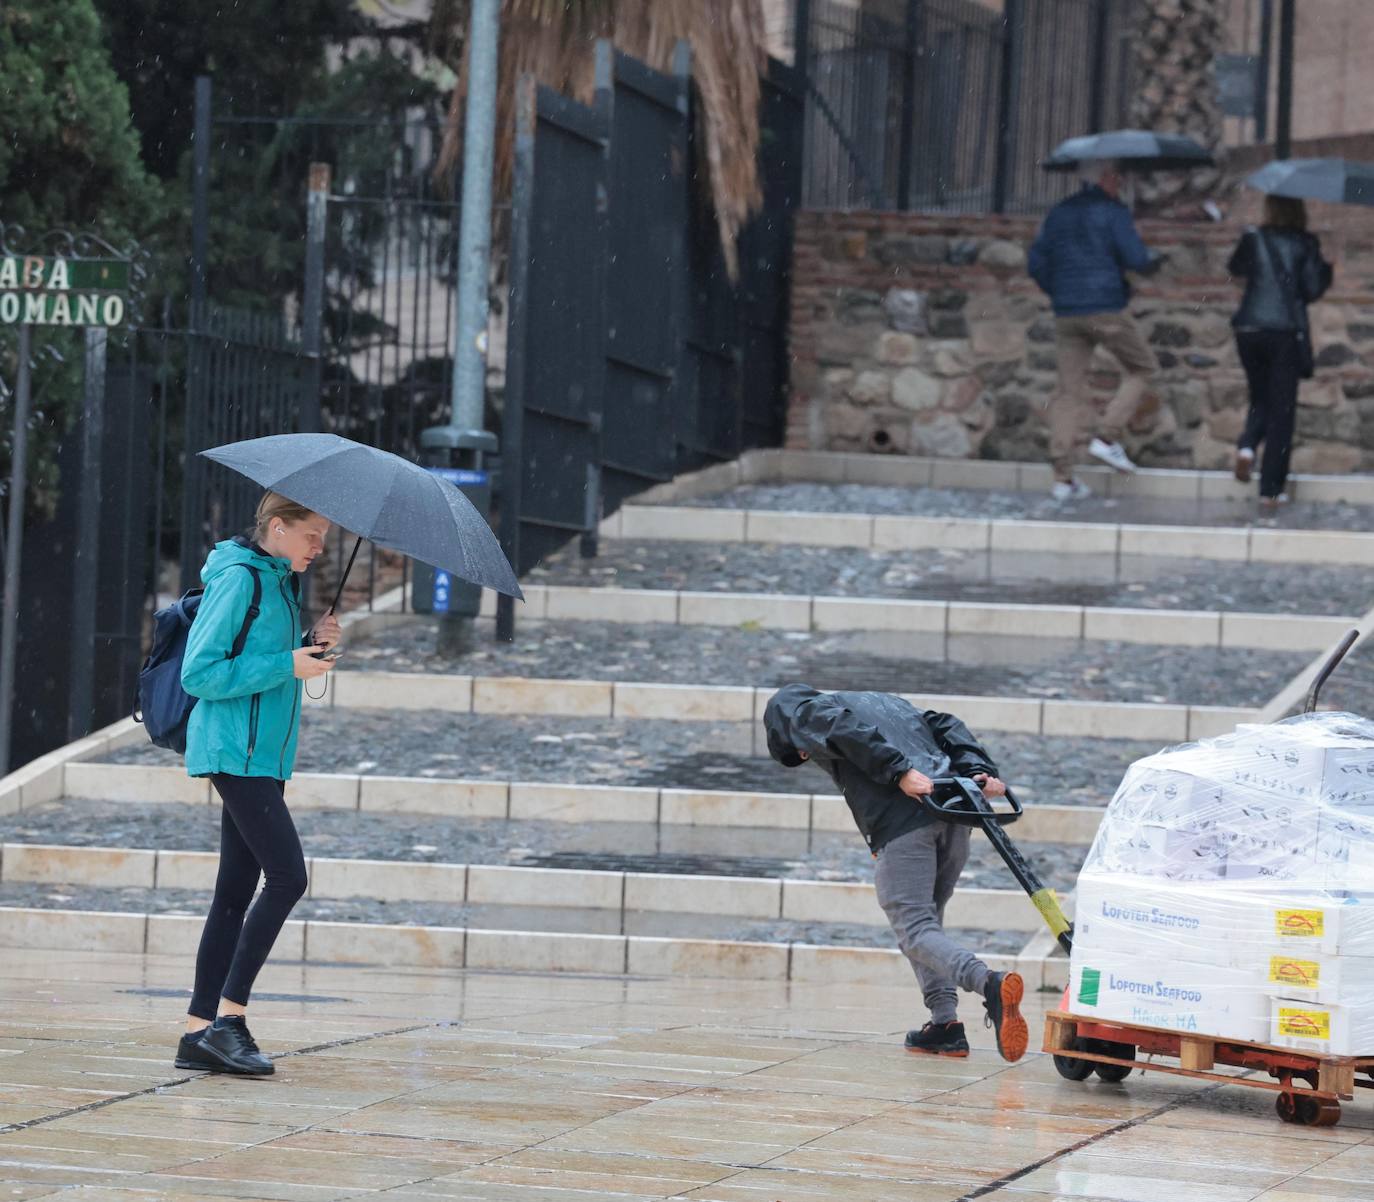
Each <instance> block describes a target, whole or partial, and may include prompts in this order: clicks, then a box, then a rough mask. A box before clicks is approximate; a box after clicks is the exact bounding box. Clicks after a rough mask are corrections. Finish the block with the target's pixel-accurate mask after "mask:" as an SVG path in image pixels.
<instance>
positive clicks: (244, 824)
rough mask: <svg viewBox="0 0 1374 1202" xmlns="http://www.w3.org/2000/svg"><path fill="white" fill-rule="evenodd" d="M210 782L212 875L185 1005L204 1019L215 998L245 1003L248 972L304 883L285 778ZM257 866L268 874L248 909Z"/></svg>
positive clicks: (254, 971)
mask: <svg viewBox="0 0 1374 1202" xmlns="http://www.w3.org/2000/svg"><path fill="white" fill-rule="evenodd" d="M210 783H211V784H213V785H214V786H215V792H216V793H218V794H219V796H220V800H221V801H222V802H224V810H223V813H222V814H221V816H220V836H219V876H218V877H217V878H216V880H215V899H214V901H213V902H212V903H211V904H210V916H209V917H208V918H207V919H206V920H205V930H204V932H203V933H202V934H201V937H200V951H199V952H198V953H197V955H196V988H195V993H193V994H192V996H191V1006H190V1009H189V1011H188V1013H189V1014H191V1015H192V1016H194V1017H195V1018H204V1019H214V1017H215V1015H216V1013H217V1011H218V1009H219V1000H220V998H225V999H226V1000H228V1001H231V1002H237V1003H238V1004H239V1005H240V1006H246V1005H247V1004H248V996H249V994H250V993H252V991H253V982H254V980H256V979H257V975H258V973H259V972H260V971H261V970H262V966H263V964H264V963H265V962H266V960H267V957H268V954H269V953H270V952H271V951H272V945H273V944H274V943H275V942H276V941H277V936H278V935H279V934H280V933H281V929H282V925H283V924H284V923H285V922H286V919H287V916H288V915H289V914H290V913H291V908H292V907H293V906H294V905H295V904H296V903H297V902H298V901H300V899H301V898H302V897H303V896H304V894H305V890H306V886H307V884H308V883H309V881H308V878H307V877H306V873H305V855H304V854H303V853H302V851H301V841H300V837H299V836H298V835H297V834H296V824H295V823H294V822H292V821H291V813H290V811H289V810H287V808H286V785H285V783H284V782H282V781H279V780H273V779H272V778H271V777H268V776H212V777H211V778H210ZM259 872H263V873H265V874H266V877H267V882H266V884H264V885H263V887H262V896H261V897H259V898H258V900H257V904H256V905H254V906H253V907H252V909H251V910H250V909H249V903H250V902H252V900H253V892H254V890H255V889H257V887H258V874H259ZM245 915H246V917H245Z"/></svg>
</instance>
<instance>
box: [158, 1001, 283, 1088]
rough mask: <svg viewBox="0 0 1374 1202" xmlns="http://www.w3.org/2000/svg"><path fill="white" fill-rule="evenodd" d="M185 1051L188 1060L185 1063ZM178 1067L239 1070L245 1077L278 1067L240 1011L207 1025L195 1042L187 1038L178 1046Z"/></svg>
mask: <svg viewBox="0 0 1374 1202" xmlns="http://www.w3.org/2000/svg"><path fill="white" fill-rule="evenodd" d="M183 1052H190V1053H191V1054H190V1055H188V1056H186V1063H184V1064H183V1063H182V1054H183ZM177 1067H178V1068H197V1069H206V1070H208V1071H209V1072H212V1073H236V1074H238V1075H240V1076H244V1077H269V1076H271V1075H272V1074H273V1073H274V1072H276V1068H275V1067H274V1065H273V1064H272V1062H271V1061H270V1060H269V1059H268V1058H267V1057H266V1056H264V1055H263V1054H262V1053H261V1052H260V1051H258V1045H257V1044H256V1043H254V1042H253V1036H252V1035H251V1034H250V1033H249V1031H248V1023H247V1021H246V1020H245V1019H244V1018H243V1016H242V1015H239V1014H226V1015H225V1016H224V1017H222V1018H217V1019H215V1021H214V1024H213V1025H212V1026H210V1027H207V1028H206V1030H205V1034H204V1035H202V1036H201V1037H200V1039H199V1040H198V1041H196V1042H195V1043H193V1044H189V1045H188V1043H187V1041H186V1039H185V1038H183V1039H182V1041H181V1046H179V1047H178V1048H177Z"/></svg>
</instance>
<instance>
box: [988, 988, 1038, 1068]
mask: <svg viewBox="0 0 1374 1202" xmlns="http://www.w3.org/2000/svg"><path fill="white" fill-rule="evenodd" d="M1025 994H1026V983H1025V982H1024V981H1023V980H1022V979H1021V974H1020V973H1019V972H994V973H989V974H988V983H987V984H986V985H985V986H984V987H983V1007H984V1009H986V1010H987V1012H988V1014H987V1020H986V1021H987V1025H988V1026H990V1027H991V1028H992V1030H993V1033H994V1034H995V1035H996V1036H997V1050H998V1052H1000V1053H1001V1055H1002V1059H1003V1060H1011V1061H1017V1060H1020V1059H1021V1057H1022V1056H1024V1055H1025V1054H1026V1045H1027V1044H1029V1043H1030V1029H1029V1028H1028V1027H1027V1026H1026V1020H1025V1019H1024V1018H1022V1017H1021V1010H1020V1006H1021V999H1022V998H1023V997H1024V996H1025Z"/></svg>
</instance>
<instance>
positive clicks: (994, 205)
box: [794, 0, 1137, 212]
mask: <svg viewBox="0 0 1374 1202" xmlns="http://www.w3.org/2000/svg"><path fill="white" fill-rule="evenodd" d="M1136 10H1137V0H1005V3H1004V7H1003V10H1002V11H1000V12H999V11H996V10H995V9H993V8H991V7H989V6H987V5H986V4H981V3H978V2H977V0H868V2H865V3H859V2H855V0H801V2H799V3H798V4H797V5H796V9H795V12H796V19H797V20H798V21H800V22H804V23H805V24H804V29H803V28H799V29H798V30H797V33H801V34H802V35H803V36H800V37H796V36H795V35H794V43H795V44H796V45H797V46H798V47H799V48H800V49H799V51H798V53H799V56H800V58H801V59H802V60H803V62H804V64H805V69H806V86H807V117H806V143H805V155H804V158H805V184H804V192H803V197H804V201H805V203H806V204H807V205H808V206H809V207H812V208H840V209H845V208H877V209H898V210H911V209H915V210H925V211H934V212H988V211H991V212H1029V211H1035V210H1038V209H1041V208H1044V207H1046V206H1047V205H1049V204H1052V203H1053V202H1054V201H1055V200H1058V199H1059V198H1060V197H1062V196H1063V195H1065V193H1066V189H1067V188H1069V187H1071V186H1072V184H1071V182H1068V183H1066V181H1064V180H1063V179H1060V178H1056V177H1054V176H1047V175H1046V174H1045V173H1043V172H1042V171H1041V170H1040V167H1039V162H1040V160H1041V158H1043V157H1044V155H1045V154H1046V153H1048V152H1049V150H1050V149H1051V148H1052V147H1053V146H1054V145H1055V144H1056V143H1057V142H1059V141H1061V140H1062V139H1064V138H1066V137H1071V136H1073V135H1074V134H1079V133H1087V132H1092V131H1095V130H1099V129H1104V128H1112V127H1114V126H1119V125H1122V124H1125V122H1126V118H1127V114H1128V111H1129V98H1130V89H1131V83H1132V78H1131V67H1132V62H1131V54H1130V41H1129V39H1130V35H1131V31H1132V25H1133V21H1134V19H1135V17H1136V15H1137V11H1136Z"/></svg>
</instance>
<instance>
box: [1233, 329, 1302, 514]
mask: <svg viewBox="0 0 1374 1202" xmlns="http://www.w3.org/2000/svg"><path fill="white" fill-rule="evenodd" d="M1236 349H1237V350H1238V351H1239V352H1240V363H1241V366H1242V367H1243V368H1245V379H1246V383H1248V384H1249V386H1250V411H1249V413H1248V414H1246V417H1245V429H1244V431H1242V433H1241V436H1240V442H1239V446H1241V447H1249V448H1250V450H1252V451H1254V450H1257V449H1258V448H1259V445H1260V444H1261V443H1263V444H1264V456H1263V458H1262V459H1261V460H1260V496H1262V497H1277V496H1278V495H1279V493H1281V492H1283V486H1284V485H1285V484H1286V483H1287V481H1288V461H1289V459H1290V458H1291V456H1292V454H1293V427H1294V426H1295V424H1296V423H1297V416H1298V336H1297V334H1296V333H1294V332H1293V331H1292V330H1238V331H1236Z"/></svg>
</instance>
